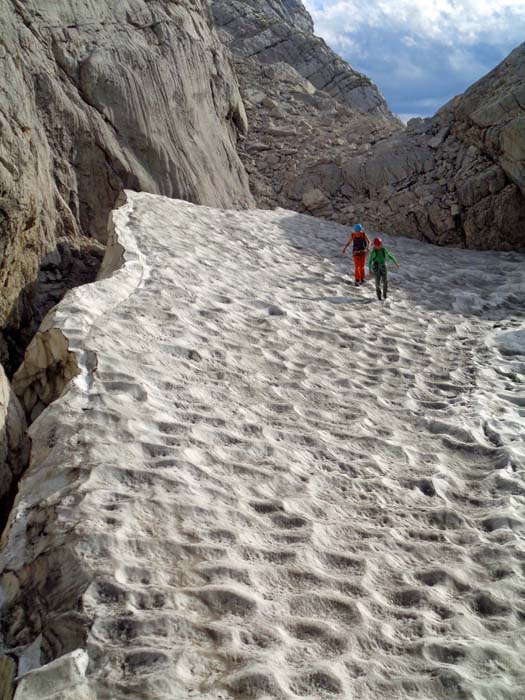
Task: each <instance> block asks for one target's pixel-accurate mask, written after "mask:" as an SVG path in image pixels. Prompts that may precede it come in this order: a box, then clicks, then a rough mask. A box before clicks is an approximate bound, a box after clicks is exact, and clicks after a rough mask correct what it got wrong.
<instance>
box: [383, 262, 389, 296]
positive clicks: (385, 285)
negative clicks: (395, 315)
mask: <svg viewBox="0 0 525 700" xmlns="http://www.w3.org/2000/svg"><path fill="white" fill-rule="evenodd" d="M387 294H388V272H387V270H386V268H385V269H384V270H383V299H386V295H387Z"/></svg>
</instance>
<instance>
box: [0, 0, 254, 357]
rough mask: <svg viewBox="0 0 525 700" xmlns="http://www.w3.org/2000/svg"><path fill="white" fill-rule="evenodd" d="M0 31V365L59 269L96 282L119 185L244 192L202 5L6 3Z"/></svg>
mask: <svg viewBox="0 0 525 700" xmlns="http://www.w3.org/2000/svg"><path fill="white" fill-rule="evenodd" d="M0 36H1V41H0V83H2V84H3V85H5V86H7V85H8V86H9V89H8V90H4V91H3V92H2V94H1V95H0V130H1V132H2V139H1V140H0V252H1V260H2V264H1V266H0V286H1V287H2V295H1V298H0V327H1V328H7V330H8V333H7V335H6V337H5V338H4V341H3V342H2V343H0V351H1V353H0V359H1V360H3V361H4V362H5V361H6V360H7V356H8V354H9V348H8V347H7V345H6V344H7V342H8V341H9V331H10V330H12V329H20V328H22V327H24V326H27V325H28V324H31V321H32V320H33V318H34V316H35V309H36V311H38V307H39V306H42V299H43V298H45V297H47V298H49V299H50V303H47V304H46V303H45V302H44V303H43V306H46V308H48V307H49V306H50V304H52V303H55V301H56V296H57V294H56V293H55V292H56V288H57V287H61V288H62V292H61V293H62V294H63V291H64V289H65V288H67V286H68V285H67V283H66V282H64V279H63V278H64V277H65V276H67V275H69V276H70V277H75V279H76V280H77V283H78V281H88V280H87V278H91V279H93V278H94V275H95V274H96V269H94V268H96V264H94V265H91V262H92V261H91V258H93V256H94V257H95V258H96V260H97V261H98V263H100V258H101V255H100V246H98V245H97V241H102V242H104V241H105V239H106V235H107V233H106V229H107V220H108V213H109V211H110V210H111V209H112V207H113V205H114V203H115V200H116V198H117V196H118V194H119V192H120V191H121V190H122V189H123V188H124V187H128V188H132V189H138V190H145V191H150V192H158V193H162V194H166V195H168V196H174V197H180V198H182V199H187V200H190V201H194V202H200V203H205V204H209V205H214V206H232V207H235V206H241V207H244V206H249V205H250V204H251V201H252V200H251V195H250V194H249V190H248V184H247V178H246V176H245V173H244V170H243V168H242V165H241V163H240V161H239V159H238V157H237V154H236V148H235V142H236V139H237V135H238V133H239V132H243V131H244V130H245V129H246V117H245V113H244V108H243V106H242V102H241V99H240V96H239V92H238V88H237V81H236V78H235V76H234V74H233V72H232V69H231V67H230V63H229V58H228V56H227V55H226V52H225V50H224V48H223V46H222V44H221V43H220V42H219V40H218V38H217V36H216V33H215V31H214V29H213V25H212V20H211V16H210V14H209V8H208V4H207V2H206V0H197V1H196V2H190V1H189V0H188V1H186V0H183V1H182V2H177V3H173V2H167V1H161V0H158V1H154V2H146V0H129V1H128V0H124V1H121V0H110V1H109V2H107V1H105V0H104V2H99V1H97V0H89V1H88V2H75V1H74V0H67V1H66V2H59V3H51V2H46V1H45V0H30V1H29V2H24V3H18V2H17V3H5V7H3V9H2V13H1V17H0ZM72 256H73V258H75V256H76V258H77V263H78V264H76V265H75V264H73V263H75V260H74V259H73V261H71V257H72ZM78 258H80V259H81V260H80V261H78ZM41 265H43V266H44V268H43V269H44V274H43V275H42V274H41V275H40V278H39V268H40V267H41ZM44 311H45V309H44ZM13 343H14V344H16V340H13Z"/></svg>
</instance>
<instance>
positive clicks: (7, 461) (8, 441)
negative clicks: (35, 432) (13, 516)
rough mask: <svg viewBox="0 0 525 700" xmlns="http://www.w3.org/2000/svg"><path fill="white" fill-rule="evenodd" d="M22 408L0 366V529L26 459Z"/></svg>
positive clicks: (27, 455) (27, 452) (24, 421)
mask: <svg viewBox="0 0 525 700" xmlns="http://www.w3.org/2000/svg"><path fill="white" fill-rule="evenodd" d="M26 428H27V426H26V418H25V414H24V411H23V409H22V406H21V405H20V402H19V401H18V399H17V397H16V395H15V393H14V391H13V390H12V389H11V387H10V385H9V382H8V380H7V377H6V376H5V373H4V370H3V368H2V366H1V365H0V529H1V527H2V526H3V522H2V521H3V520H4V519H5V518H6V517H7V514H8V512H9V509H10V506H11V503H10V500H11V498H14V491H15V489H16V484H17V481H18V479H19V478H20V475H21V474H22V472H23V471H24V470H25V468H26V466H27V463H28V459H29V440H28V438H27V436H26Z"/></svg>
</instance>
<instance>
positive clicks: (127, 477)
mask: <svg viewBox="0 0 525 700" xmlns="http://www.w3.org/2000/svg"><path fill="white" fill-rule="evenodd" d="M127 196H128V202H127V204H126V205H125V206H124V207H122V208H121V209H119V210H117V212H116V213H115V214H114V220H115V224H116V235H117V237H118V241H119V243H120V245H121V246H122V247H123V248H124V249H125V253H124V259H125V261H126V262H125V264H124V265H123V266H122V267H120V268H119V269H117V268H118V266H119V265H120V253H121V248H120V247H119V245H114V246H113V247H112V248H111V249H110V251H109V252H108V256H107V259H106V263H105V267H104V270H105V274H106V275H107V276H106V278H105V279H103V280H101V281H99V282H97V283H95V284H93V285H88V286H86V287H82V288H79V289H76V290H73V291H72V292H70V293H69V294H68V295H67V297H66V298H65V299H64V300H63V301H62V302H61V304H60V305H59V306H58V307H57V309H56V310H55V311H54V312H53V313H52V315H51V316H50V317H49V318H48V319H46V321H45V323H46V324H47V327H51V326H57V327H59V328H61V329H62V330H63V332H64V333H65V334H66V335H67V337H68V338H69V339H70V344H71V347H72V348H73V349H75V351H76V352H77V356H78V358H79V363H80V365H81V369H82V373H81V374H80V375H79V377H77V378H76V379H75V380H74V381H73V382H72V384H71V386H70V388H69V390H68V391H67V393H66V394H65V395H64V396H63V397H62V398H61V399H59V400H58V401H57V402H55V403H54V404H52V405H51V407H50V408H48V409H47V410H46V411H45V412H44V413H43V414H42V416H41V417H40V418H39V419H38V420H37V421H36V422H35V423H34V424H33V426H32V429H31V430H32V438H33V444H34V451H33V465H32V467H31V469H30V471H29V472H28V474H27V476H26V478H25V479H24V481H23V482H22V485H21V492H20V496H19V499H18V502H17V505H16V508H15V517H14V518H13V521H12V525H11V530H10V532H9V537H8V539H7V544H6V547H5V549H4V551H3V552H2V553H0V566H2V567H7V568H8V569H11V570H15V571H16V570H18V571H20V570H22V569H24V567H27V566H28V562H31V561H36V559H37V558H39V557H40V559H42V558H44V559H45V560H46V561H48V562H51V563H50V564H49V566H48V569H49V571H52V572H54V576H55V577H54V579H53V582H54V588H53V589H52V590H53V596H54V597H53V596H50V599H52V601H53V602H52V605H51V604H50V605H51V608H52V610H54V612H53V613H52V614H50V615H49V616H48V618H47V619H46V622H45V625H44V631H43V632H42V634H41V635H40V636H39V637H38V639H36V641H35V639H31V640H28V642H29V641H31V643H32V646H31V647H28V651H27V653H26V654H25V656H24V657H23V658H24V659H25V664H26V665H25V667H24V668H27V669H31V668H33V667H35V666H38V665H39V664H45V662H47V661H49V660H50V659H54V658H56V657H59V659H58V661H54V662H53V663H51V664H49V665H44V666H43V667H42V668H41V669H40V670H37V671H32V672H31V671H30V672H29V673H28V674H27V675H26V676H25V678H24V679H23V680H22V681H21V683H20V684H19V687H18V690H17V693H16V696H15V699H16V700H36V699H37V698H38V700H43V698H56V699H58V698H60V699H63V700H65V699H66V698H67V699H68V700H71V699H72V698H73V697H74V698H75V700H121V699H124V698H126V699H131V700H168V699H169V700H175V699H177V700H186V699H188V698H195V699H199V700H219V699H220V700H230V699H231V700H233V699H236V700H247V699H248V698H259V700H269V699H270V698H272V699H273V698H278V699H280V700H281V699H286V700H292V699H294V700H295V699H298V698H301V699H306V700H322V699H324V698H334V699H336V698H344V699H347V700H382V699H386V700H436V699H439V698H444V699H447V700H449V699H450V700H456V699H457V700H463V699H468V700H523V698H524V697H525V670H524V659H525V597H524V596H525V543H524V538H523V534H524V522H525V484H524V478H523V477H524V473H525V256H518V255H512V254H506V253H481V252H472V251H465V250H451V249H437V248H434V247H431V246H429V245H426V244H424V243H419V242H415V241H411V240H408V239H404V238H399V239H396V240H387V241H385V243H386V245H387V246H388V247H389V249H390V250H391V251H392V252H393V254H394V255H395V256H396V257H397V259H398V261H399V263H400V266H401V269H400V270H399V272H391V273H390V295H389V299H388V300H387V301H386V302H379V301H377V300H376V298H375V293H374V288H373V282H371V281H369V282H367V284H366V285H364V286H363V287H362V288H358V289H355V288H354V287H353V286H352V285H349V284H348V281H349V280H350V281H352V274H351V273H352V259H351V255H348V254H347V255H346V256H345V257H344V258H343V257H342V256H341V254H340V252H341V248H342V246H343V244H344V242H345V241H346V238H347V236H348V233H349V231H348V229H345V228H343V227H341V226H338V225H335V224H331V223H328V222H323V221H320V220H318V219H313V218H309V217H306V216H301V215H297V214H294V213H292V212H288V211H284V210H276V211H255V210H254V211H245V212H238V211H219V210H214V209H209V208H205V207H198V206H195V205H191V204H188V203H185V202H180V201H174V200H169V199H166V198H163V197H159V196H153V195H146V194H135V193H128V195H127ZM115 270H116V271H115ZM110 273H111V275H110ZM42 504H44V505H45V507H46V508H47V509H48V511H49V512H48V514H47V516H46V517H47V518H48V520H49V522H48V525H47V527H46V528H44V530H43V533H40V534H37V535H35V534H34V532H33V531H31V534H29V527H28V522H30V521H31V512H33V510H34V509H35V508H40V509H41V508H42V507H43V505H42ZM40 512H41V511H40ZM30 537H32V538H33V539H31V540H30ZM35 538H36V539H35ZM57 571H58V573H57ZM2 581H3V580H2ZM5 586H6V584H5V583H4V582H2V591H3V592H2V594H1V595H0V598H2V596H3V597H4V598H5V596H6V595H7V596H8V595H10V594H9V592H8V593H5V590H7V589H5ZM79 597H80V598H81V605H78V604H77V601H78V599H79ZM55 598H56V600H55ZM53 605H54V606H55V607H54V608H53ZM74 650H75V651H74ZM71 652H73V653H71Z"/></svg>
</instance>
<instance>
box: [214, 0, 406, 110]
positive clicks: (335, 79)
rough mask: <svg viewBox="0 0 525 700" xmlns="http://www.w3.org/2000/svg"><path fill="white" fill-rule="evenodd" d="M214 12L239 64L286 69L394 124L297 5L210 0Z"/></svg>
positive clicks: (365, 81)
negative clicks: (278, 65) (282, 65)
mask: <svg viewBox="0 0 525 700" xmlns="http://www.w3.org/2000/svg"><path fill="white" fill-rule="evenodd" d="M212 10H213V15H214V18H215V21H216V23H217V26H218V27H219V28H220V29H221V38H222V39H223V40H224V41H225V42H226V44H227V45H228V46H229V47H230V48H231V50H232V52H233V54H234V55H235V57H236V60H237V61H239V60H246V59H249V58H256V60H257V61H259V62H261V63H266V64H276V63H285V64H288V65H289V66H291V67H292V68H294V69H295V70H296V71H297V72H298V73H299V74H300V75H301V76H302V77H303V78H304V79H306V80H307V81H309V82H310V83H311V84H312V85H313V86H314V87H315V88H317V89H318V90H324V91H326V93H327V94H328V95H329V96H332V97H335V98H336V99H337V100H338V101H339V102H342V103H345V104H348V105H350V106H352V107H355V108H357V109H359V110H361V111H364V112H369V113H372V114H380V115H383V116H385V117H387V118H389V119H391V120H393V121H395V118H394V117H393V116H392V114H391V113H390V110H389V109H388V106H387V104H386V102H385V100H384V98H383V96H382V95H381V94H380V92H379V90H378V89H377V87H376V86H375V85H374V84H373V83H372V81H371V80H370V79H369V78H367V77H366V76H365V75H362V74H361V73H358V72H357V71H355V70H354V69H352V68H351V67H350V66H349V65H348V64H347V63H345V61H343V60H342V59H341V58H340V57H339V56H337V55H336V54H335V53H334V52H333V51H332V50H331V49H330V48H329V47H328V46H327V45H326V44H325V42H324V41H323V40H322V39H319V38H318V37H316V36H315V35H314V34H313V22H312V19H311V17H310V15H309V14H308V12H307V11H306V9H305V8H304V5H303V4H302V3H301V2H300V1H299V0H261V1H260V2H258V3H254V2H252V1H251V0H212Z"/></svg>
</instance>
